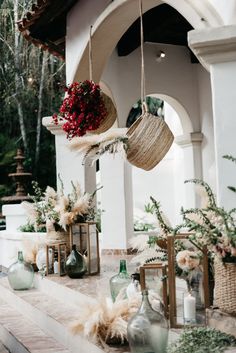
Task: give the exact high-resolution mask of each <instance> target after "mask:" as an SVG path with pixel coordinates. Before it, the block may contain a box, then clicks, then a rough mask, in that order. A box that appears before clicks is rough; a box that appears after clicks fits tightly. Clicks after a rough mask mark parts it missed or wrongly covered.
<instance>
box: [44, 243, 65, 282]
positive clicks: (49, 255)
mask: <svg viewBox="0 0 236 353" xmlns="http://www.w3.org/2000/svg"><path fill="white" fill-rule="evenodd" d="M66 258H67V245H66V243H60V242H58V243H52V244H47V245H46V267H47V268H46V275H47V276H48V275H52V274H58V275H59V276H64V275H66V270H65V265H66Z"/></svg>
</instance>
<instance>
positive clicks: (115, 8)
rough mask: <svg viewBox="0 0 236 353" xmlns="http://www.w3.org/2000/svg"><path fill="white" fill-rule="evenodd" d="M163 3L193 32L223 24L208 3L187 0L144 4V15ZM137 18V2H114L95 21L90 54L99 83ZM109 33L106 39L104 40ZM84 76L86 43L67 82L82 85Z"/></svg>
mask: <svg viewBox="0 0 236 353" xmlns="http://www.w3.org/2000/svg"><path fill="white" fill-rule="evenodd" d="M163 2H164V3H166V4H168V5H170V6H172V7H173V8H175V9H176V10H177V11H178V12H179V13H180V14H181V15H182V16H183V17H185V18H186V20H187V21H188V22H189V23H190V24H191V25H192V26H193V27H194V28H195V29H201V28H206V27H214V26H219V25H222V24H223V20H222V18H221V17H220V15H219V14H218V13H217V11H216V9H215V8H214V7H213V6H212V5H211V4H210V2H209V1H208V0H202V1H201V4H198V5H196V4H195V3H194V2H189V1H188V0H182V1H181V2H180V1H176V0H165V1H161V0H145V2H144V4H143V7H144V12H146V11H148V10H150V9H152V8H153V7H156V6H158V5H160V4H163ZM138 17H139V11H138V0H116V1H114V2H112V3H111V4H110V5H109V6H108V7H107V8H106V9H105V10H104V11H103V12H102V14H101V15H100V16H99V17H98V19H97V20H96V22H95V24H94V26H93V33H92V42H93V54H94V57H96V63H95V65H94V73H93V78H94V80H95V81H99V80H100V78H101V75H102V73H103V70H104V67H105V65H106V62H107V60H108V58H109V57H110V55H111V53H112V51H113V50H114V48H115V46H116V44H117V42H118V41H119V39H120V38H121V36H122V35H123V34H124V33H125V31H126V30H127V29H128V28H129V26H130V25H131V24H132V23H133V22H134V21H135V20H136V19H137V18H138ZM107 33H109V36H107ZM88 77H89V75H88V43H85V44H84V50H83V51H82V54H81V55H80V56H78V58H77V60H76V62H75V66H74V69H73V71H72V72H71V77H70V78H68V79H69V80H70V81H73V80H74V81H75V80H78V79H79V80H80V81H83V80H85V79H87V78H88Z"/></svg>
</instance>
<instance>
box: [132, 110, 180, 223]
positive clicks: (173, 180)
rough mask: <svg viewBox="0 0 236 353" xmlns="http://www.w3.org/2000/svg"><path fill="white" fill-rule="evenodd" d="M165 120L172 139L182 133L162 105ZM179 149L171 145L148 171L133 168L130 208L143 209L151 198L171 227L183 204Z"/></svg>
mask: <svg viewBox="0 0 236 353" xmlns="http://www.w3.org/2000/svg"><path fill="white" fill-rule="evenodd" d="M165 120H166V122H167V124H168V125H169V127H170V129H171V130H172V132H173V134H174V135H175V136H178V135H181V134H182V128H181V124H180V119H179V117H178V115H177V114H176V112H175V111H174V110H173V108H172V107H171V106H170V105H168V104H167V103H165ZM183 157H184V156H183V150H182V148H180V147H179V146H178V145H176V144H175V143H173V145H172V147H171V148H170V150H169V152H168V153H167V155H166V156H165V157H164V159H163V160H162V161H161V162H160V163H159V164H158V165H157V166H156V167H155V168H154V169H152V170H151V171H148V172H146V171H144V170H142V169H139V168H136V167H133V203H134V208H139V209H141V210H144V205H145V204H147V203H148V202H150V196H153V197H154V198H155V199H156V200H157V201H159V202H160V203H161V206H162V211H163V212H164V214H165V215H166V216H167V218H168V219H169V220H170V222H171V223H172V225H175V224H177V223H179V222H180V221H181V217H180V212H179V211H180V208H181V206H184V205H185V186H184V159H183Z"/></svg>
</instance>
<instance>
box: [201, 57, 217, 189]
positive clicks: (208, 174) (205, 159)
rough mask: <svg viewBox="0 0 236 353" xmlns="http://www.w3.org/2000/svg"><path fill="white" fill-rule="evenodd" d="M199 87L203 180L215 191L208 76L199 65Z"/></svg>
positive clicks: (209, 82)
mask: <svg viewBox="0 0 236 353" xmlns="http://www.w3.org/2000/svg"><path fill="white" fill-rule="evenodd" d="M196 69H197V73H198V85H199V105H200V119H201V131H202V132H203V133H204V136H203V141H202V171H203V179H204V180H205V181H206V182H207V183H209V185H210V186H211V187H212V189H213V190H214V191H216V165H215V150H214V127H213V112H212V95H211V81H210V74H209V73H208V72H207V71H206V70H205V69H204V68H203V67H202V66H201V65H200V64H199V65H197V67H196Z"/></svg>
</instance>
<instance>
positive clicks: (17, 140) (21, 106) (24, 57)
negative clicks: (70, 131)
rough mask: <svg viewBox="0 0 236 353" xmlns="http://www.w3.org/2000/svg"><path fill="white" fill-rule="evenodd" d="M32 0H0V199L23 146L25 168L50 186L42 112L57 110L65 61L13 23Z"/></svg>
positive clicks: (49, 144)
mask: <svg viewBox="0 0 236 353" xmlns="http://www.w3.org/2000/svg"><path fill="white" fill-rule="evenodd" d="M32 2H33V1H32V0H2V1H1V0H0V28H1V32H0V106H1V119H0V168H1V173H0V197H1V196H2V195H4V194H5V195H7V194H9V193H11V192H12V181H11V180H9V179H8V177H7V174H8V173H9V172H10V171H12V170H14V165H13V156H14V155H15V153H16V149H17V148H19V147H23V149H24V153H25V156H26V162H25V165H26V170H27V171H31V172H32V173H33V179H36V180H38V181H39V183H40V185H41V186H42V187H43V188H44V187H45V186H46V185H52V186H54V185H55V180H56V178H55V172H56V168H55V148H54V137H53V136H52V135H51V134H50V132H48V131H47V130H46V129H45V128H42V125H41V119H42V117H43V116H48V115H52V113H53V112H54V111H56V110H57V109H58V106H59V105H60V101H61V99H62V95H63V91H62V90H61V89H60V88H61V86H63V85H64V82H65V73H64V63H63V62H62V61H60V60H59V59H58V58H56V57H53V56H52V55H49V54H48V53H47V52H43V51H42V50H41V49H40V48H37V47H35V46H34V45H33V44H31V43H29V42H27V41H26V40H25V39H24V38H23V36H22V35H21V34H20V32H19V31H18V28H17V21H18V20H19V19H21V18H22V17H23V15H24V13H25V12H26V11H28V10H29V9H30V8H31V5H32Z"/></svg>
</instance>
